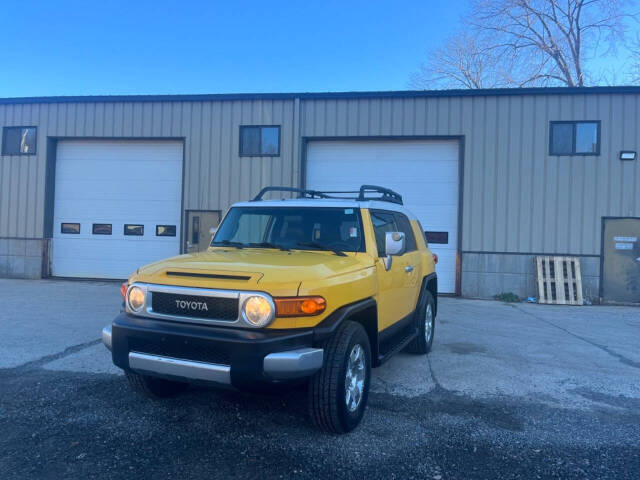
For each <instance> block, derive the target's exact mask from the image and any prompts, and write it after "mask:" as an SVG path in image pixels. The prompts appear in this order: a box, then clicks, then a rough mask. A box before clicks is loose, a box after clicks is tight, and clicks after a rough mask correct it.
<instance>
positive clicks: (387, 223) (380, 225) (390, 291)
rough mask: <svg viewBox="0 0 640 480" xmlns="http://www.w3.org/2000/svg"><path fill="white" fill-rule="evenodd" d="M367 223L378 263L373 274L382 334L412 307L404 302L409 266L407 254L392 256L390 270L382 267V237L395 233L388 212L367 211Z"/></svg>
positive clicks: (395, 225) (391, 218) (393, 222)
mask: <svg viewBox="0 0 640 480" xmlns="http://www.w3.org/2000/svg"><path fill="white" fill-rule="evenodd" d="M370 215H371V222H372V224H373V231H374V234H375V237H376V246H377V248H378V257H379V258H378V260H377V261H376V270H377V277H378V329H379V330H384V329H386V328H388V327H390V326H392V325H393V324H395V323H396V322H397V321H398V320H401V319H402V318H404V317H406V316H407V315H409V313H410V312H411V310H413V306H412V305H411V304H410V303H409V301H408V292H407V288H406V281H407V277H408V274H407V272H406V271H405V268H406V267H407V266H408V265H409V263H408V258H405V257H406V256H407V255H409V254H407V253H405V254H404V255H401V256H394V257H393V258H392V261H391V268H390V269H389V270H387V269H386V268H385V266H384V261H383V259H384V257H385V255H386V252H385V251H384V246H385V235H386V233H387V232H397V231H399V230H398V226H397V224H396V220H395V217H394V215H393V213H392V212H387V211H383V210H371V211H370Z"/></svg>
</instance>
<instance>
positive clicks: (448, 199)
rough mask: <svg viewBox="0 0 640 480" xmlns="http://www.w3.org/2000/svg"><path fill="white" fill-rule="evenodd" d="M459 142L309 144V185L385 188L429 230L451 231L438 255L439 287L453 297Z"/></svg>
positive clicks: (433, 246)
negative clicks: (399, 197) (365, 185)
mask: <svg viewBox="0 0 640 480" xmlns="http://www.w3.org/2000/svg"><path fill="white" fill-rule="evenodd" d="M458 175H459V174H458V143H457V142H455V141H432V140H431V141H430V140H424V141H422V140H420V141H417V140H416V141H413V140H411V141H406V140H403V141H310V142H309V143H308V146H307V165H306V186H307V187H308V188H311V189H318V190H357V189H358V188H359V187H360V186H361V185H363V184H373V185H382V186H385V187H388V188H391V189H393V190H396V191H397V192H399V193H400V194H401V195H402V196H403V200H404V204H405V206H406V207H407V208H408V209H409V210H410V211H411V212H412V213H413V214H414V215H416V217H417V218H418V219H419V220H420V223H421V224H422V227H423V228H424V229H425V230H427V231H438V232H448V237H449V243H448V244H444V245H443V244H431V245H430V248H431V249H432V251H434V252H435V253H437V254H438V256H439V263H438V266H437V269H436V270H437V273H438V288H439V289H440V291H441V292H447V293H453V292H455V283H456V257H457V245H458V229H457V225H458V201H459V194H458V192H459V179H458Z"/></svg>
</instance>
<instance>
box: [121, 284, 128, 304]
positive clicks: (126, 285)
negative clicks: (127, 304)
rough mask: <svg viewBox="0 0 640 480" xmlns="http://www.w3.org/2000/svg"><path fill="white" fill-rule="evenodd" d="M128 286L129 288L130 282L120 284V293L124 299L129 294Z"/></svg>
mask: <svg viewBox="0 0 640 480" xmlns="http://www.w3.org/2000/svg"><path fill="white" fill-rule="evenodd" d="M127 288H129V284H128V283H127V282H124V283H123V284H122V285H120V295H122V300H124V299H125V297H126V296H127Z"/></svg>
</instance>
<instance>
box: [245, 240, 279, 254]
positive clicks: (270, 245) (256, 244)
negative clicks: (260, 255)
mask: <svg viewBox="0 0 640 480" xmlns="http://www.w3.org/2000/svg"><path fill="white" fill-rule="evenodd" d="M247 247H258V248H277V249H278V250H282V251H285V252H286V251H288V250H289V248H288V247H285V246H284V245H277V244H275V243H271V242H254V243H249V244H248V245H247Z"/></svg>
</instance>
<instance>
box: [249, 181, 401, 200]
mask: <svg viewBox="0 0 640 480" xmlns="http://www.w3.org/2000/svg"><path fill="white" fill-rule="evenodd" d="M268 192H292V193H297V194H298V198H332V199H340V200H356V201H358V202H365V201H369V200H377V201H380V202H390V203H397V204H398V205H403V202H402V195H400V194H399V193H397V192H394V191H393V190H390V189H388V188H384V187H379V186H377V185H362V186H361V187H360V190H350V191H325V192H321V191H318V190H305V189H303V188H294V187H264V188H263V189H262V190H260V193H258V194H257V195H256V196H255V197H253V199H252V200H251V201H252V202H258V201H260V200H262V197H263V196H264V195H265V194H266V193H268ZM350 193H352V194H358V195H357V196H344V195H345V194H350ZM372 193H373V194H376V193H378V194H380V196H375V197H371V196H367V195H368V194H372Z"/></svg>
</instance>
